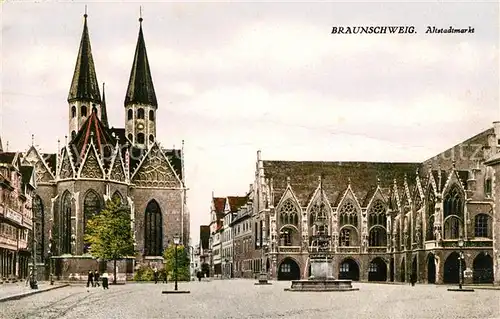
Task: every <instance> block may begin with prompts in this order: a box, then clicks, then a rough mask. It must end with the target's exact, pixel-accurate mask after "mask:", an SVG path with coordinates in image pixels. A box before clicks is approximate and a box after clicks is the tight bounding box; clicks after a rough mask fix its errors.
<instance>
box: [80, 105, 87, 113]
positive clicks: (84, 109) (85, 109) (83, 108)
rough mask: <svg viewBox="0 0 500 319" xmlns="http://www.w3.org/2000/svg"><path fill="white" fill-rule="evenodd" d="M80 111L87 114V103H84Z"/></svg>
mask: <svg viewBox="0 0 500 319" xmlns="http://www.w3.org/2000/svg"><path fill="white" fill-rule="evenodd" d="M80 113H81V114H82V116H87V107H86V106H85V105H82V107H81V110H80Z"/></svg>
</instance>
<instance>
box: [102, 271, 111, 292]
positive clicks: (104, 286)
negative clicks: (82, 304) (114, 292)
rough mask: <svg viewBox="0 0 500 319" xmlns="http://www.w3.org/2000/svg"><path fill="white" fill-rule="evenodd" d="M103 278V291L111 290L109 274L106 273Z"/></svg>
mask: <svg viewBox="0 0 500 319" xmlns="http://www.w3.org/2000/svg"><path fill="white" fill-rule="evenodd" d="M101 278H102V289H109V282H108V279H109V277H108V273H107V272H104V273H103V274H102V276H101Z"/></svg>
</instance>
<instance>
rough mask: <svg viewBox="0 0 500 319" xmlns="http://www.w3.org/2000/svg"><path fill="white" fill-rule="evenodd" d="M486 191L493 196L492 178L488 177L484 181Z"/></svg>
mask: <svg viewBox="0 0 500 319" xmlns="http://www.w3.org/2000/svg"><path fill="white" fill-rule="evenodd" d="M484 193H485V194H486V195H487V196H491V179H487V180H486V181H485V183H484Z"/></svg>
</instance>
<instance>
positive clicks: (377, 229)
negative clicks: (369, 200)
mask: <svg viewBox="0 0 500 319" xmlns="http://www.w3.org/2000/svg"><path fill="white" fill-rule="evenodd" d="M386 225H387V217H386V215H385V206H384V204H383V203H382V201H381V200H377V201H376V202H375V203H374V204H373V205H372V207H371V208H370V213H369V215H368V229H370V232H369V238H368V242H369V245H370V246H375V247H381V246H386V243H387V234H386Z"/></svg>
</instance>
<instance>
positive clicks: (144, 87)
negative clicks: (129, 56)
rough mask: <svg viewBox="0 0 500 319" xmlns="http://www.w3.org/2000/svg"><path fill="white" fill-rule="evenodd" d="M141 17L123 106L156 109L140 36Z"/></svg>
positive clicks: (146, 57) (149, 72)
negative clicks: (142, 106)
mask: <svg viewBox="0 0 500 319" xmlns="http://www.w3.org/2000/svg"><path fill="white" fill-rule="evenodd" d="M142 20H143V19H142V16H141V17H140V18H139V24H140V25H139V37H138V39H137V46H136V48H135V56H134V63H133V64H132V71H131V72H130V80H129V82H128V89H127V95H126V96H125V106H127V105H129V104H144V105H152V106H155V107H157V106H158V102H157V101H156V94H155V89H154V86H153V79H152V77H151V70H150V69H149V62H148V55H147V53H146V44H145V43H144V35H143V34H142Z"/></svg>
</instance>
